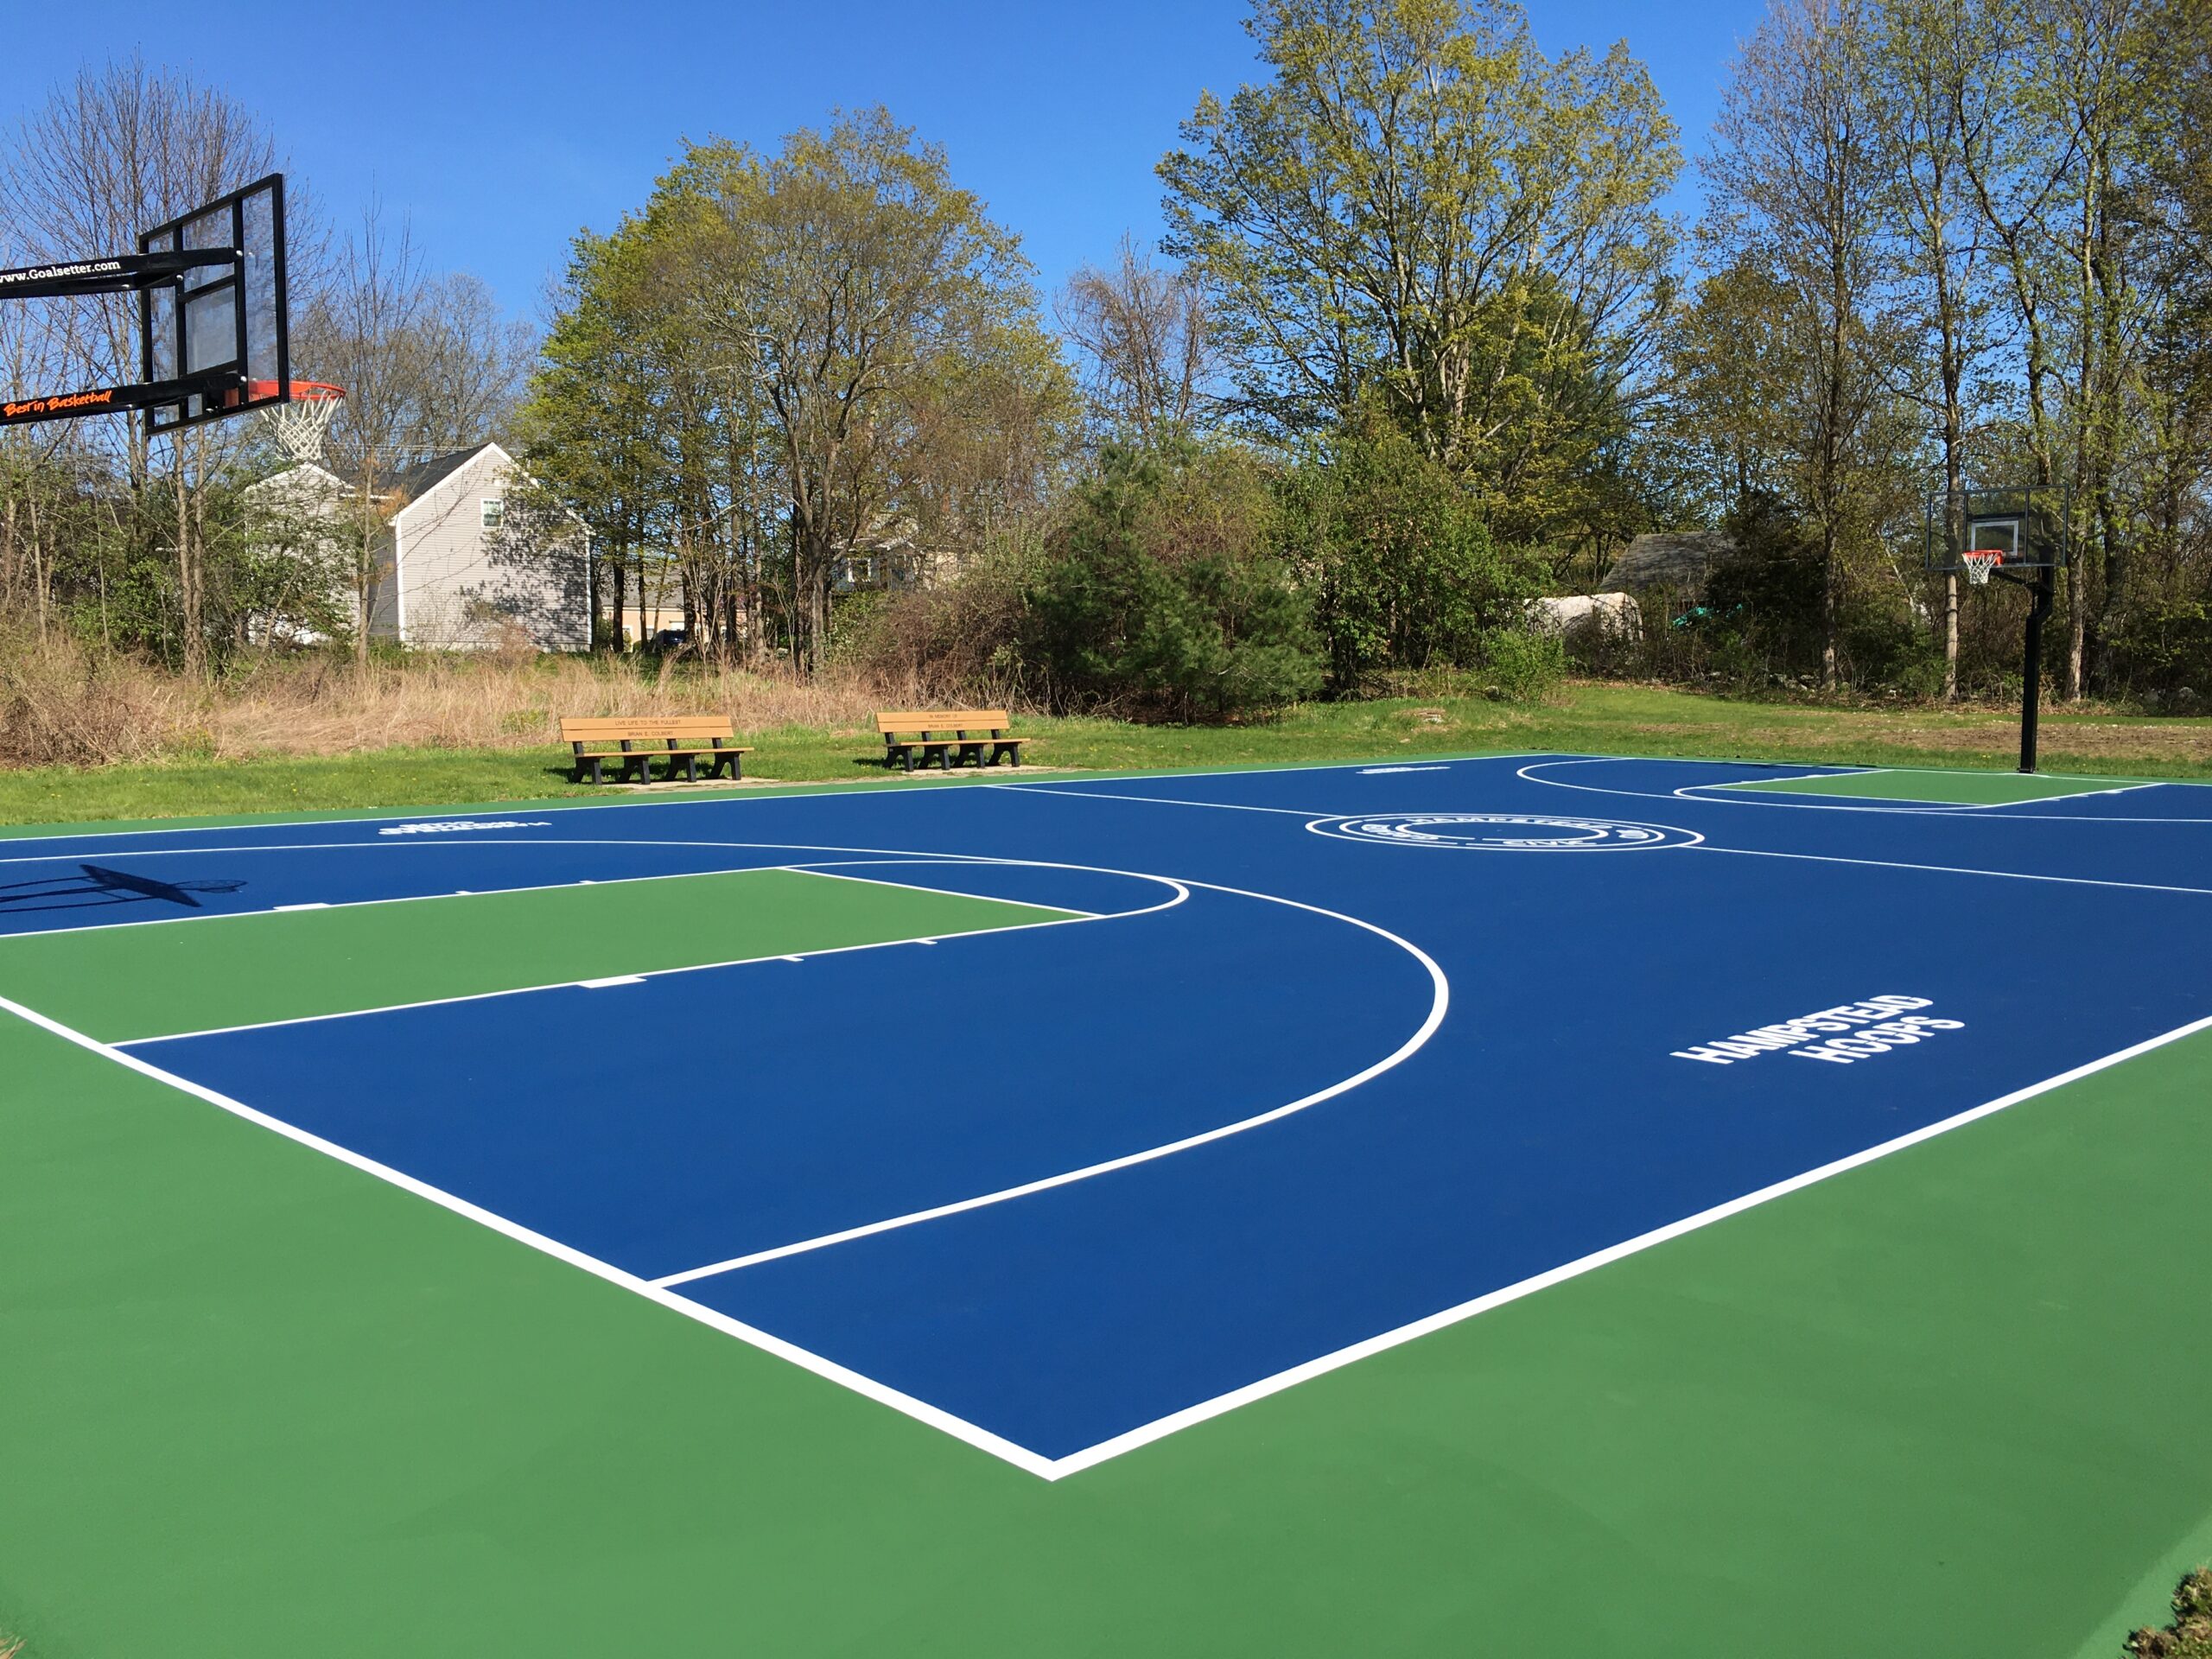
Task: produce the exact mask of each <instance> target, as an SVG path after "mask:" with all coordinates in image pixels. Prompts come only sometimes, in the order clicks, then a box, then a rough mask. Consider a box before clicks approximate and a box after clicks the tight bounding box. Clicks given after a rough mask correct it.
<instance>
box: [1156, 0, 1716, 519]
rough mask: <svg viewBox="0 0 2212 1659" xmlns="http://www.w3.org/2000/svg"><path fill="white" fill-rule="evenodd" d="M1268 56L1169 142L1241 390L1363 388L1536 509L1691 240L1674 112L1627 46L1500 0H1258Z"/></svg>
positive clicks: (1176, 209) (1564, 482) (1628, 383)
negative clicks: (1552, 32) (1257, 77)
mask: <svg viewBox="0 0 2212 1659" xmlns="http://www.w3.org/2000/svg"><path fill="white" fill-rule="evenodd" d="M1246 27H1247V28H1248V29H1249V31H1250V33H1251V34H1252V35H1253V36H1254V37H1255V40H1256V41H1258V42H1259V50H1260V55H1261V58H1262V61H1263V62H1264V63H1265V64H1266V65H1267V66H1268V70H1269V72H1270V73H1269V78H1268V80H1267V81H1265V82H1264V83H1262V84H1261V85H1259V86H1246V87H1243V89H1241V90H1240V91H1238V92H1236V94H1235V95H1234V96H1233V97H1231V98H1230V99H1228V100H1227V101H1226V102H1224V101H1222V100H1220V99H1217V98H1215V97H1213V96H1212V95H1211V94H1208V95H1207V96H1206V97H1205V99H1202V100H1201V101H1200V103H1199V105H1198V110H1197V111H1196V113H1195V114H1193V115H1192V118H1190V119H1189V120H1188V121H1187V122H1185V124H1184V125H1183V129H1182V138H1183V143H1182V147H1180V148H1179V149H1174V150H1173V151H1171V152H1170V153H1169V154H1168V155H1167V156H1166V158H1165V159H1164V160H1163V161H1162V162H1160V177H1161V178H1162V180H1163V181H1165V183H1166V187H1167V200H1166V213H1167V219H1168V226H1169V235H1168V238H1167V239H1166V247H1167V249H1168V251H1170V252H1171V253H1173V254H1176V255H1178V256H1179V257H1184V258H1185V259H1187V260H1189V261H1191V262H1192V264H1193V265H1194V266H1195V268H1196V269H1197V270H1198V272H1199V274H1200V275H1201V277H1203V279H1204V281H1205V283H1206V285H1207V289H1208V291H1209V294H1210V296H1211V312H1212V315H1213V317H1214V320H1215V322H1216V326H1217V331H1218V332H1217V338H1218V339H1219V340H1220V343H1221V345H1222V346H1223V348H1224V352H1225V353H1226V354H1227V355H1228V357H1229V358H1230V360H1231V361H1232V363H1233V364H1234V365H1235V367H1234V371H1233V372H1234V379H1235V385H1236V397H1237V401H1238V404H1239V406H1240V407H1241V408H1242V410H1243V411H1244V412H1245V413H1246V414H1247V415H1248V416H1249V417H1251V418H1252V419H1253V420H1255V422H1256V423H1258V424H1260V425H1261V426H1262V428H1264V429H1268V430H1270V431H1272V432H1274V433H1276V434H1298V433H1302V432H1310V431H1313V430H1314V429H1317V428H1323V427H1325V426H1327V425H1329V424H1331V423H1333V422H1334V421H1335V420H1336V419H1338V417H1339V416H1341V415H1342V414H1343V413H1344V411H1346V410H1350V409H1351V407H1352V405H1353V404H1354V403H1355V402H1356V401H1357V398H1358V397H1359V396H1360V394H1361V393H1362V391H1363V390H1364V389H1367V388H1370V387H1372V388H1374V389H1375V390H1376V392H1377V393H1378V394H1379V395H1380V396H1381V397H1382V398H1383V401H1384V406H1385V407H1386V408H1387V409H1388V410H1389V412H1390V414H1391V416H1392V418H1393V419H1394V420H1395V421H1396V422H1397V423H1399V424H1400V425H1401V426H1402V428H1403V429H1405V431H1406V432H1407V433H1408V435H1410V436H1411V437H1412V438H1413V440H1414V442H1415V443H1416V444H1417V445H1418V447H1419V448H1420V449H1421V452H1422V453H1423V454H1427V456H1429V457H1430V458H1431V459H1432V460H1433V461H1438V462H1439V463H1440V464H1442V465H1444V466H1445V467H1448V468H1449V469H1451V470H1452V472H1453V473H1455V474H1460V475H1462V476H1464V477H1465V478H1467V479H1468V480H1469V481H1470V483H1471V486H1472V487H1474V488H1476V489H1477V490H1478V492H1479V493H1481V494H1482V496H1483V498H1484V502H1485V505H1486V508H1487V509H1488V510H1489V511H1491V512H1492V513H1493V515H1499V514H1503V515H1507V516H1510V518H1512V519H1513V520H1514V521H1515V522H1516V524H1518V525H1521V526H1525V527H1527V528H1529V529H1531V530H1534V529H1536V528H1539V527H1542V526H1546V525H1548V524H1554V523H1556V522H1558V521H1559V520H1560V519H1561V518H1565V517H1567V516H1568V515H1569V514H1570V513H1571V512H1572V510H1573V503H1572V502H1568V501H1562V500H1560V499H1558V497H1559V496H1560V493H1562V492H1564V491H1567V490H1569V489H1571V487H1572V485H1573V480H1576V478H1577V477H1578V476H1579V474H1580V473H1581V472H1582V471H1583V469H1585V468H1586V467H1587V466H1588V465H1589V464H1590V463H1591V461H1592V456H1593V455H1594V454H1595V453H1596V452H1597V451H1598V449H1599V448H1600V447H1601V446H1602V445H1603V444H1604V443H1605V442H1606V441H1607V440H1608V439H1609V438H1610V437H1611V436H1612V435H1615V433H1616V432H1617V430H1618V426H1619V424H1620V423H1621V420H1622V418H1623V406H1624V403H1625V402H1626V401H1627V400H1628V398H1629V397H1630V395H1631V390H1632V386H1633V383H1634V382H1635V381H1636V379H1637V374H1638V372H1639V370H1640V369H1641V367H1642V366H1643V364H1644V362H1645V360H1646V359H1647V356H1648V353H1649V349H1650V347H1651V346H1652V344H1653V327H1652V326H1653V323H1654V321H1655V319H1656V316H1657V315H1658V314H1659V313H1660V312H1661V311H1662V309H1663V307H1664V303H1665V300H1666V295H1667V291H1668V284H1667V265H1668V260H1669V253H1670V251H1671V247H1672V236H1671V231H1670V227H1669V223H1668V221H1667V219H1666V218H1665V216H1664V214H1663V213H1662V210H1661V207H1660V206H1659V204H1660V200H1661V199H1662V196H1663V195H1664V194H1665V193H1666V191H1667V190H1668V188H1669V187H1670V186H1671V184H1672V183H1673V181H1674V178H1675V174H1676V172H1677V170H1678V168H1679V166H1680V157H1679V156H1678V153H1677V151H1676V149H1675V143H1674V138H1675V129H1674V125H1673V124H1672V122H1670V121H1669V118H1668V117H1667V115H1666V112H1665V110H1664V108H1663V107H1662V105H1661V103H1660V99H1659V97H1658V94H1657V92H1656V90H1655V89H1654V88H1653V86H1652V84H1651V81H1650V79H1649V76H1648V75H1647V74H1646V73H1645V72H1644V70H1643V67H1642V66H1641V65H1639V64H1638V63H1637V62H1636V61H1635V60H1633V59H1631V58H1630V56H1629V55H1628V53H1627V51H1626V48H1624V47H1621V46H1616V47H1615V48H1613V49H1612V50H1611V52H1610V53H1608V54H1606V55H1605V56H1604V57H1603V58H1597V59H1593V58H1592V57H1591V56H1590V55H1589V54H1586V53H1582V52H1580V51H1574V52H1568V53H1566V54H1562V55H1561V56H1560V57H1559V58H1558V59H1556V60H1548V59H1547V58H1546V57H1545V56H1544V55H1543V54H1542V53H1541V51H1540V50H1539V49H1538V48H1537V47H1536V45H1535V41H1534V40H1533V39H1532V38H1531V36H1530V35H1529V28H1528V22H1527V19H1526V18H1525V16H1523V15H1522V12H1521V11H1520V10H1518V9H1517V8H1516V7H1514V6H1512V5H1510V4H1507V3H1503V0H1473V3H1470V0H1258V3H1256V4H1255V8H1254V10H1253V14H1252V16H1251V18H1250V20H1249V22H1248V23H1247V25H1246Z"/></svg>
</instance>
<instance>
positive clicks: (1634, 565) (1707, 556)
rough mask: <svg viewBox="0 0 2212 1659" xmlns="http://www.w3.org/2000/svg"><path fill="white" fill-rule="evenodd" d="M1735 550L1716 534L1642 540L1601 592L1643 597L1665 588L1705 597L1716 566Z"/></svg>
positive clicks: (1691, 533) (1608, 577)
mask: <svg viewBox="0 0 2212 1659" xmlns="http://www.w3.org/2000/svg"><path fill="white" fill-rule="evenodd" d="M1734 550H1735V543H1732V542H1731V541H1730V540H1729V539H1728V537H1726V535H1724V534H1722V533H1721V532H1720V531H1717V530H1687V531H1675V532H1672V533H1663V534H1658V535H1650V536H1639V537H1637V538H1636V539H1635V540H1634V541H1632V542H1630V543H1629V544H1628V545H1627V546H1626V547H1625V548H1624V549H1623V550H1621V556H1620V557H1618V559H1615V560H1614V561H1613V564H1612V569H1610V570H1608V571H1606V572H1605V581H1603V582H1599V584H1598V591H1599V593H1601V594H1641V593H1645V592H1648V591H1649V590H1650V589H1651V588H1669V589H1671V590H1673V591H1674V592H1675V594H1680V595H1681V596H1683V597H1685V598H1692V599H1694V598H1697V597H1699V596H1700V595H1702V594H1704V592H1705V583H1706V579H1707V577H1708V576H1710V575H1712V574H1713V564H1714V563H1716V562H1717V561H1719V560H1720V559H1724V558H1726V557H1727V556H1728V555H1729V554H1730V553H1731V552H1732V551H1734Z"/></svg>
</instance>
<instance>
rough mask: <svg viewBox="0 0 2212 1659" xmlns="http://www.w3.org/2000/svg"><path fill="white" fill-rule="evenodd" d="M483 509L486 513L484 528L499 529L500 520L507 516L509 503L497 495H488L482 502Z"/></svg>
mask: <svg viewBox="0 0 2212 1659" xmlns="http://www.w3.org/2000/svg"><path fill="white" fill-rule="evenodd" d="M481 511H482V512H483V514H484V528H485V529H486V530H497V529H498V528H499V521H500V520H501V519H502V518H505V516H506V512H507V504H506V503H505V501H504V500H502V499H500V498H499V497H498V496H496V495H487V496H486V497H485V498H484V499H483V502H482V504H481Z"/></svg>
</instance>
